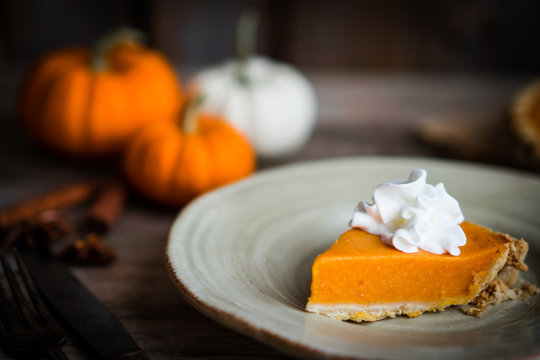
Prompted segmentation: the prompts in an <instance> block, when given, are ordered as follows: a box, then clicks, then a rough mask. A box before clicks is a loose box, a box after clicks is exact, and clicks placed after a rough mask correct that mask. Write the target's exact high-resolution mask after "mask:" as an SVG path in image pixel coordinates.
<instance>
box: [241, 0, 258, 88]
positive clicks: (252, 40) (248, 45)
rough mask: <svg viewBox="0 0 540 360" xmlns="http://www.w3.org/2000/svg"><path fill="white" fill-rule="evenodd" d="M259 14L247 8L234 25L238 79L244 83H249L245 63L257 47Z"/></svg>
mask: <svg viewBox="0 0 540 360" xmlns="http://www.w3.org/2000/svg"><path fill="white" fill-rule="evenodd" d="M258 25H259V14H258V13H257V12H256V11H255V10H253V9H248V10H245V11H243V12H242V13H241V14H240V19H239V20H238V24H237V26H236V57H237V60H238V75H237V77H238V81H239V82H240V83H242V84H244V85H247V84H248V83H249V77H248V74H247V64H248V62H249V60H250V59H251V57H252V56H253V54H255V50H256V47H257V28H258Z"/></svg>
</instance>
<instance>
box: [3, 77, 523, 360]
mask: <svg viewBox="0 0 540 360" xmlns="http://www.w3.org/2000/svg"><path fill="white" fill-rule="evenodd" d="M19 74H20V71H17V70H16V69H15V70H10V69H2V74H1V75H2V76H0V89H1V95H2V96H1V97H0V111H1V113H0V207H5V206H6V205H8V204H11V203H14V202H17V201H20V200H23V199H25V198H27V197H29V196H31V195H33V194H38V193H40V192H43V191H45V190H48V189H52V188H55V187H58V186H59V185H61V184H66V183H69V182H72V181H74V180H79V179H85V178H88V177H92V176H95V175H103V174H105V173H106V172H107V171H110V166H103V165H99V164H83V165H81V164H77V163H73V162H69V161H66V160H59V159H55V158H53V157H51V156H49V155H47V154H44V153H43V152H42V151H40V150H38V149H36V148H34V147H33V146H32V145H31V144H30V143H29V142H28V141H27V140H26V138H25V137H24V135H23V134H22V131H21V130H20V129H19V127H18V125H17V122H16V116H15V113H14V110H13V104H14V101H15V94H16V88H17V84H18V79H19V76H18V75H19ZM310 78H311V79H312V81H313V83H314V85H315V87H316V89H317V92H318V96H319V100H320V102H319V105H320V109H319V113H320V116H319V121H318V123H317V126H316V128H315V131H314V133H313V136H312V138H311V140H310V142H309V143H308V144H307V146H306V147H305V148H304V149H303V150H302V151H301V152H300V153H298V154H297V155H295V156H294V157H291V158H287V159H282V160H280V161H274V162H261V163H259V171H261V170H264V169H268V168H272V167H275V166H279V165H282V164H285V163H294V162H298V161H307V160H314V159H321V158H329V157H339V156H363V155H398V156H427V157H441V156H446V155H443V154H442V153H439V152H438V150H437V149H434V148H432V147H431V146H429V145H427V144H425V143H423V142H422V141H420V140H419V139H418V138H417V136H416V129H417V127H418V125H419V124H420V123H421V122H422V121H424V120H425V119H428V118H430V117H432V116H439V115H448V114H450V115H459V114H463V113H471V112H482V111H485V110H494V109H495V110H496V109H500V108H503V107H504V106H506V104H507V103H508V101H509V99H510V98H511V97H512V96H513V95H514V94H515V92H516V91H517V90H518V89H519V88H520V87H521V86H522V85H523V84H524V81H523V80H524V79H519V78H511V77H491V76H463V75H448V74H447V75H437V74H435V75H433V74H350V73H311V74H310ZM450 118H452V117H450ZM448 121H450V120H448ZM177 213H178V210H163V209H158V208H155V207H152V206H150V205H148V204H146V203H145V202H143V201H140V200H139V199H137V198H136V197H130V200H129V202H128V206H127V209H126V211H125V212H124V213H123V214H122V216H121V218H120V219H119V222H118V224H117V225H116V226H115V227H114V229H113V230H112V231H111V232H110V233H109V235H108V236H107V241H108V242H109V243H110V244H111V245H112V246H113V247H114V248H115V249H116V251H117V253H118V256H119V258H118V260H117V261H116V262H115V263H114V264H113V265H112V266H109V267H90V268H89V267H86V268H85V267H73V270H74V272H75V274H76V275H77V276H78V277H79V278H80V280H81V281H82V282H83V283H84V284H86V285H87V286H88V288H89V289H90V290H92V291H93V292H94V293H95V294H96V296H97V297H98V298H99V299H100V300H101V301H102V302H103V303H104V304H106V305H107V306H108V307H109V308H110V309H111V310H112V311H113V312H114V313H115V314H116V315H117V316H118V317H119V318H120V320H121V321H122V322H123V323H124V325H125V326H126V328H127V329H128V330H129V331H130V332H131V334H132V335H133V337H134V338H135V340H136V341H137V342H138V344H139V345H140V346H141V348H142V349H144V350H145V351H146V352H147V354H148V355H149V357H150V358H152V359H172V358H192V359H209V358H220V359H226V358H231V359H232V358H234V359H237V358H244V359H283V358H287V356H285V355H283V354H281V353H280V351H279V349H273V348H270V347H268V346H266V345H264V344H261V343H259V342H257V341H255V340H253V339H251V338H249V337H246V336H244V335H241V334H238V333H236V332H234V331H232V330H230V329H228V328H226V327H224V326H222V325H220V324H218V323H216V322H215V321H213V320H210V319H208V318H206V317H205V316H204V315H202V314H200V313H199V312H197V311H196V310H195V309H193V308H192V307H191V306H190V305H188V303H186V301H184V299H183V298H182V297H181V296H180V294H179V292H178V291H177V289H176V288H175V285H174V284H173V283H172V282H171V280H170V279H169V275H168V273H167V270H166V268H165V264H164V245H165V241H166V239H167V234H168V231H169V227H170V225H171V223H172V222H173V221H174V219H175V217H176V216H177ZM65 351H66V353H67V354H68V356H69V357H70V358H71V359H87V358H93V355H92V354H91V353H89V352H88V351H87V350H86V349H85V348H84V347H83V346H82V344H81V342H80V340H79V339H77V338H76V337H75V336H70V337H69V341H68V343H67V345H66V346H65ZM0 358H2V359H4V358H8V357H7V356H6V355H5V354H4V353H0Z"/></svg>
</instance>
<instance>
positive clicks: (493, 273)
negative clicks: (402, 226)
mask: <svg viewBox="0 0 540 360" xmlns="http://www.w3.org/2000/svg"><path fill="white" fill-rule="evenodd" d="M461 227H462V229H463V230H464V232H465V234H466V235H467V244H466V245H465V246H463V247H462V248H461V254H460V256H452V255H449V254H444V255H438V254H431V253H428V252H425V251H422V250H420V251H419V252H417V253H404V252H401V251H399V250H396V249H394V248H392V247H389V246H387V245H385V244H384V243H383V242H382V241H381V240H380V237H379V236H377V235H373V234H369V233H367V232H365V231H363V230H359V229H351V230H348V231H346V232H345V233H343V234H342V235H341V236H340V237H339V238H338V240H337V241H336V242H335V243H334V245H332V246H331V247H330V248H329V249H328V250H327V251H326V252H324V253H323V254H321V255H319V256H318V257H317V258H316V260H315V262H314V264H313V280H312V285H311V297H310V298H309V302H308V304H307V310H308V311H310V312H314V313H319V314H324V315H327V316H330V317H332V318H335V319H339V320H355V321H375V320H379V319H382V318H385V317H394V316H396V315H408V316H409V317H416V316H418V315H420V314H422V313H423V312H425V311H437V310H444V309H445V308H446V307H448V306H451V305H466V304H469V303H470V302H472V301H474V300H475V299H476V298H477V297H478V296H479V295H480V293H481V292H482V291H483V290H485V289H486V288H487V287H488V285H490V284H492V283H493V282H494V281H497V280H500V281H503V282H504V284H505V285H506V286H508V287H510V288H512V287H514V286H515V284H516V278H517V277H516V276H515V274H516V273H517V271H518V270H517V267H521V268H523V265H522V264H523V262H522V261H523V258H524V257H525V255H526V251H527V248H528V246H527V243H526V242H525V241H523V240H517V239H514V238H512V237H510V236H508V235H505V234H501V233H497V232H493V231H491V230H489V229H487V228H485V227H481V226H479V225H476V224H472V223H468V222H463V223H462V224H461ZM511 249H519V254H518V255H517V256H518V261H517V262H515V261H514V260H515V258H516V254H515V252H516V250H514V252H513V253H512V256H510V253H511ZM510 259H514V260H512V261H514V262H515V264H509V265H508V268H507V269H506V270H505V271H504V272H502V271H501V270H503V268H505V266H506V265H507V263H509V260H510ZM517 264H520V265H517ZM516 266H517V267H516ZM499 274H500V276H501V278H498V277H497V276H498V275H499ZM503 275H504V277H503Z"/></svg>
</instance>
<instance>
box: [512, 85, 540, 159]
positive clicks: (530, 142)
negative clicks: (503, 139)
mask: <svg viewBox="0 0 540 360" xmlns="http://www.w3.org/2000/svg"><path fill="white" fill-rule="evenodd" d="M511 119H512V120H511V124H512V129H513V131H514V133H515V134H516V135H517V137H518V139H519V140H520V142H521V143H522V144H523V145H525V146H526V147H527V149H525V151H522V152H523V153H525V154H524V155H523V154H521V157H524V156H526V157H527V158H528V159H527V160H528V161H529V162H533V164H540V81H537V82H535V83H533V84H531V85H529V86H527V87H526V88H524V89H523V90H522V91H521V92H520V93H519V94H518V95H517V96H516V99H515V100H514V104H513V108H512V117H511Z"/></svg>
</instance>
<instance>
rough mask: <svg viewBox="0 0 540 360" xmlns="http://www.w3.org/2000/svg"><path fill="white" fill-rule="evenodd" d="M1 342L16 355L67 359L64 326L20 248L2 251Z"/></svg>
mask: <svg viewBox="0 0 540 360" xmlns="http://www.w3.org/2000/svg"><path fill="white" fill-rule="evenodd" d="M0 262H1V263H2V269H3V275H4V276H1V277H0V345H1V346H2V348H3V349H4V350H5V351H6V352H7V353H9V354H11V355H13V356H24V357H29V356H34V357H39V356H47V357H48V358H49V359H67V356H66V355H65V354H64V352H63V351H62V350H61V346H62V345H63V344H64V343H65V341H66V338H65V336H64V333H63V330H62V328H61V327H60V326H59V325H58V324H57V323H56V322H55V321H54V319H53V318H52V316H51V315H50V314H49V312H48V310H47V308H46V307H45V304H44V303H43V301H42V300H41V296H40V295H39V293H38V291H37V289H36V287H35V286H34V283H33V282H32V279H31V278H30V275H29V274H28V271H27V270H26V267H25V265H24V263H23V262H22V260H21V257H20V256H19V253H18V252H17V250H10V251H7V252H3V253H0Z"/></svg>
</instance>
